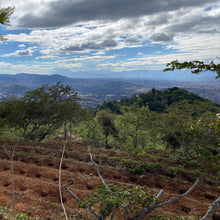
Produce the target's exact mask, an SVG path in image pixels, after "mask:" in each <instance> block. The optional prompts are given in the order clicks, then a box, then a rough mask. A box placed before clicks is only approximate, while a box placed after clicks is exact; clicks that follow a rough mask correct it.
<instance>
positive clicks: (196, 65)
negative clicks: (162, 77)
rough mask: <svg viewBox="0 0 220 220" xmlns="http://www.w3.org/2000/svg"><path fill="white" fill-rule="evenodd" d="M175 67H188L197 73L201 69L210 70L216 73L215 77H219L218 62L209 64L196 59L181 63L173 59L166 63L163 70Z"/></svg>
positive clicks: (219, 68) (219, 65) (170, 69)
mask: <svg viewBox="0 0 220 220" xmlns="http://www.w3.org/2000/svg"><path fill="white" fill-rule="evenodd" d="M175 69H177V70H181V69H190V70H191V72H192V73H195V74H199V73H201V72H202V71H211V72H216V73H217V76H216V79H218V78H219V77H220V64H215V63H214V62H213V61H211V62H210V63H209V64H205V63H204V62H203V61H198V60H196V61H191V62H183V63H180V62H179V61H178V60H174V61H172V62H170V63H168V64H167V68H165V69H164V72H166V71H173V70H175Z"/></svg>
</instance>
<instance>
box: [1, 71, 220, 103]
mask: <svg viewBox="0 0 220 220" xmlns="http://www.w3.org/2000/svg"><path fill="white" fill-rule="evenodd" d="M198 78H199V76H198ZM59 81H61V82H62V83H63V84H68V85H70V86H71V87H72V88H73V89H75V90H76V91H77V92H78V95H79V97H80V98H81V101H80V102H81V103H82V105H83V106H86V107H96V106H97V105H100V104H101V103H102V102H103V101H109V100H120V99H121V98H124V97H129V96H132V95H133V94H140V93H143V92H147V91H149V90H151V89H152V88H155V89H158V90H164V89H167V88H172V87H178V88H182V89H186V90H187V91H190V92H193V93H195V94H198V95H200V96H201V97H204V98H207V99H210V100H212V101H213V102H216V103H218V104H220V97H219V93H220V86H219V83H218V82H217V81H209V82H206V81H200V82H199V81H196V82H195V81H192V82H188V81H187V82H186V81H174V80H166V81H165V80H161V81H159V80H146V79H123V78H105V79H104V78H70V77H66V76H62V75H59V74H53V75H39V74H28V73H18V74H15V75H10V74H0V100H2V101H4V100H7V99H8V98H10V97H12V96H17V97H21V96H23V95H24V94H25V93H26V92H27V91H28V90H33V89H36V88H39V87H41V86H42V85H44V84H55V83H57V82H59Z"/></svg>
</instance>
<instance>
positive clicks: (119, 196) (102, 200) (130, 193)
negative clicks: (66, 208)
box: [80, 184, 155, 217]
mask: <svg viewBox="0 0 220 220" xmlns="http://www.w3.org/2000/svg"><path fill="white" fill-rule="evenodd" d="M108 187H109V190H108V189H107V188H106V187H105V186H104V185H101V187H100V188H97V189H95V190H93V192H92V193H91V194H90V195H89V196H88V197H87V200H86V201H85V202H81V203H80V206H81V207H85V206H89V207H93V206H95V205H97V204H99V206H100V209H99V214H101V215H102V216H103V217H107V216H109V215H110V214H111V213H113V212H114V210H115V209H119V208H121V206H122V205H125V204H126V203H127V202H128V201H130V205H131V209H132V210H137V209H138V208H140V206H142V207H144V206H146V205H147V204H150V203H152V202H153V201H154V199H155V196H153V195H151V194H150V193H149V192H148V191H144V190H141V189H139V188H138V187H134V188H132V189H127V188H126V187H125V186H116V185H114V184H109V185H108Z"/></svg>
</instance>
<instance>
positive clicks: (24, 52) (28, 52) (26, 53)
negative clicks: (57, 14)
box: [1, 47, 36, 57]
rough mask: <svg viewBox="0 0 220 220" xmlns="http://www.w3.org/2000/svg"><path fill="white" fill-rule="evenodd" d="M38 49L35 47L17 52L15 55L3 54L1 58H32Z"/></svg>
mask: <svg viewBox="0 0 220 220" xmlns="http://www.w3.org/2000/svg"><path fill="white" fill-rule="evenodd" d="M35 49H36V48H35V47H30V48H28V49H26V50H16V51H14V52H13V53H8V54H3V55H1V57H22V56H32V55H33V54H32V53H33V52H34V50H35Z"/></svg>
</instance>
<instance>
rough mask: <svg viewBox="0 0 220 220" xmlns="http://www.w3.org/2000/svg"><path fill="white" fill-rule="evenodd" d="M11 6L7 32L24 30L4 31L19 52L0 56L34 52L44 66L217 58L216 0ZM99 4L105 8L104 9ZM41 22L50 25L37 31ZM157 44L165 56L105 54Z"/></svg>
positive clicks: (131, 66)
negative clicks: (11, 16) (11, 10)
mask: <svg viewBox="0 0 220 220" xmlns="http://www.w3.org/2000/svg"><path fill="white" fill-rule="evenodd" d="M6 2H7V1H6ZM82 3H84V4H82ZM85 3H87V4H85ZM14 4H15V5H16V12H15V15H14V16H15V17H14V20H13V19H12V27H10V28H9V30H11V29H12V28H16V27H18V26H19V25H20V26H23V27H29V28H30V29H29V30H28V31H25V33H20V34H8V35H7V38H8V39H9V40H8V43H14V42H19V45H18V47H19V48H20V50H16V51H14V52H12V53H9V54H3V55H1V57H10V56H14V57H19V56H34V55H35V52H36V53H38V56H37V57H36V63H35V65H39V68H43V66H42V65H41V64H42V63H40V61H48V60H49V62H44V68H46V69H52V68H56V67H59V68H60V67H62V68H64V67H65V68H68V69H71V68H73V69H74V68H79V69H80V68H81V70H84V69H85V68H88V66H89V67H92V68H97V69H108V68H109V69H111V70H112V69H113V70H114V71H119V70H120V71H124V70H140V69H141V70H144V69H163V68H164V65H165V64H166V63H167V62H170V61H171V60H175V59H179V60H180V61H183V60H194V59H204V60H215V59H216V57H218V56H219V51H220V26H219V19H220V2H219V1H216V0H213V1H210V2H207V1H205V0H200V1H199V2H198V1H191V0H179V1H172V0H167V1H166V4H164V1H162V0H155V1H150V0H148V1H146V0H137V1H135V3H134V2H133V1H131V2H128V1H127V0H111V1H107V0H102V1H101V0H94V1H91V0H83V1H82V0H77V1H69V0H62V1H61V0H19V1H18V0H14ZM58 6H59V7H58ZM73 6H78V8H74V7H73ZM98 6H103V8H101V7H98ZM107 6H108V7H107ZM116 6H117V7H116ZM118 6H120V7H119V8H118ZM158 6H160V7H158ZM106 7H107V8H106ZM105 8H106V9H109V10H106V11H105V13H104V11H103V10H104V9H105ZM207 8H209V10H206V9H207ZM87 9H89V10H87ZM73 12H76V13H73ZM80 12H81V13H80ZM77 16H78V17H77ZM24 18H25V19H24ZM34 19H35V20H34ZM36 19H38V20H36ZM56 22H57V23H56ZM16 25H18V26H16ZM47 26H48V27H53V28H52V29H43V27H47ZM34 27H40V29H32V28H34ZM30 45H37V46H35V47H32V48H31V47H29V46H30ZM157 45H160V46H162V48H163V51H159V52H160V54H162V53H166V52H168V53H169V55H160V54H157V55H148V56H146V55H145V52H144V50H140V51H141V52H137V50H136V51H135V52H134V54H129V55H127V56H128V58H127V59H125V58H124V57H123V55H121V56H120V55H117V56H107V55H106V54H107V53H108V52H109V51H111V50H115V51H116V52H114V53H115V54H117V51H119V50H121V49H127V48H145V49H146V47H150V46H152V47H154V46H155V47H156V46H157ZM25 47H27V49H24V48H25ZM15 48H17V46H16V47H15ZM156 51H158V49H157V50H156ZM85 53H86V56H85ZM125 53H126V52H125ZM155 53H157V52H155ZM170 53H173V54H170ZM147 54H148V53H147ZM129 56H130V57H129ZM107 61H108V62H107ZM53 65H55V66H53ZM35 67H36V66H35ZM126 68H127V69H126Z"/></svg>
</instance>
